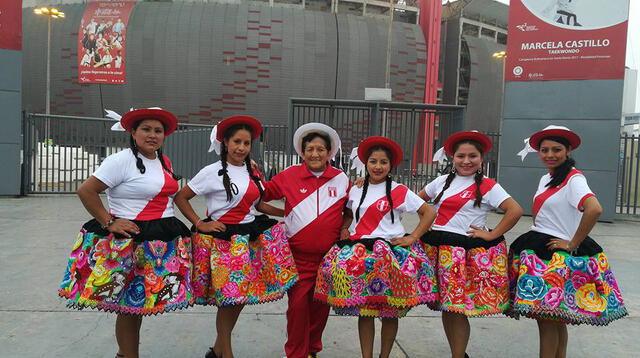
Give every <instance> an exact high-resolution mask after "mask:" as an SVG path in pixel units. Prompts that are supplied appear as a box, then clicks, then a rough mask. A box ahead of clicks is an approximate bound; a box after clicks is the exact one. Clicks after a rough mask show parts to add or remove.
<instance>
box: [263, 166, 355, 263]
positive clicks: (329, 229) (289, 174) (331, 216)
mask: <svg viewBox="0 0 640 358" xmlns="http://www.w3.org/2000/svg"><path fill="white" fill-rule="evenodd" d="M349 188H350V183H349V178H348V177H347V176H346V174H344V173H343V172H342V171H341V170H339V169H336V168H333V167H332V166H328V167H327V169H326V170H325V171H324V173H322V174H321V175H320V176H319V177H318V176H316V175H314V174H313V173H311V172H310V171H309V169H307V167H306V165H305V164H299V165H293V166H290V167H289V168H287V169H285V170H284V171H282V172H280V173H278V175H276V176H275V177H273V178H272V179H271V180H270V181H269V182H268V183H266V188H265V192H264V196H263V200H264V201H270V200H277V199H285V205H284V211H285V224H286V225H285V228H286V234H287V238H288V239H289V245H290V246H291V249H292V250H293V251H294V253H295V255H300V254H301V253H304V254H312V255H314V256H317V257H318V260H319V259H321V258H322V255H324V254H325V253H326V252H327V251H328V250H329V249H330V248H331V246H332V245H333V244H334V243H335V242H336V241H337V240H338V237H339V235H340V227H341V226H342V221H343V216H342V214H343V211H344V206H345V203H346V201H347V194H348V192H349ZM295 255H294V256H295Z"/></svg>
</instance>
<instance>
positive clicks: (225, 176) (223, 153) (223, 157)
mask: <svg viewBox="0 0 640 358" xmlns="http://www.w3.org/2000/svg"><path fill="white" fill-rule="evenodd" d="M241 129H244V130H246V131H247V132H249V134H251V135H252V136H253V133H252V131H251V127H250V126H248V125H246V124H236V125H234V126H231V127H229V128H228V129H227V130H226V131H225V132H224V135H223V138H224V139H229V138H231V137H233V135H234V134H236V132H237V131H239V130H241ZM220 147H221V150H220V162H221V163H222V169H220V170H219V171H218V175H220V176H222V185H224V191H225V192H226V193H227V201H231V199H232V198H233V191H232V189H231V178H229V171H228V170H227V166H228V163H227V154H229V152H228V150H227V146H226V145H225V144H224V140H223V141H222V143H221V145H220ZM244 162H245V164H246V166H247V171H248V172H249V177H251V179H252V180H253V181H254V182H255V183H256V185H257V186H258V190H260V197H262V186H261V185H260V178H258V177H256V176H255V175H253V170H252V168H251V153H247V156H246V158H245V159H244Z"/></svg>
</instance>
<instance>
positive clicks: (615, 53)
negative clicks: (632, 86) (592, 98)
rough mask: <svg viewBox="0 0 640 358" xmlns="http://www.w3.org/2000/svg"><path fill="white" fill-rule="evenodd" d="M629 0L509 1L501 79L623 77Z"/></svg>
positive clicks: (546, 79) (544, 79) (543, 79)
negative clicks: (505, 49) (507, 38)
mask: <svg viewBox="0 0 640 358" xmlns="http://www.w3.org/2000/svg"><path fill="white" fill-rule="evenodd" d="M628 16H629V1H628V0H607V1H602V0H511V3H510V7H509V40H508V44H507V59H506V61H507V62H506V65H505V72H506V73H505V80H506V81H558V80H587V79H622V78H624V63H625V50H626V44H627V23H628Z"/></svg>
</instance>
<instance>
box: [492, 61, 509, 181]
mask: <svg viewBox="0 0 640 358" xmlns="http://www.w3.org/2000/svg"><path fill="white" fill-rule="evenodd" d="M491 56H493V58H495V59H497V60H498V61H502V86H501V88H502V91H501V92H502V93H501V94H500V126H499V127H498V133H502V122H503V121H504V82H505V80H506V77H507V74H506V73H505V69H506V64H507V52H506V51H499V52H495V53H494V54H493V55H491ZM498 140H500V137H498ZM497 161H498V163H500V152H498V157H497ZM499 172H500V165H497V166H496V177H498V176H499Z"/></svg>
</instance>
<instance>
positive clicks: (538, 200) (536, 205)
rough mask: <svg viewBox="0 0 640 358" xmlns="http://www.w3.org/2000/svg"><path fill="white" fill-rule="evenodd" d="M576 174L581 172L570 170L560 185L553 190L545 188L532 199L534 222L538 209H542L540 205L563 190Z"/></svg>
mask: <svg viewBox="0 0 640 358" xmlns="http://www.w3.org/2000/svg"><path fill="white" fill-rule="evenodd" d="M576 174H582V172H581V171H579V170H578V169H575V168H574V169H572V170H571V171H570V172H569V174H567V177H566V178H564V180H563V181H562V183H561V184H560V185H558V186H557V187H555V188H547V190H545V191H543V192H542V193H540V194H538V195H537V196H536V197H535V198H534V199H533V220H534V221H535V219H536V216H537V215H538V211H540V208H541V207H542V204H544V202H545V201H547V199H549V198H550V197H551V196H552V195H553V194H555V193H557V192H558V191H559V190H560V189H562V188H564V187H565V186H566V185H567V183H568V182H569V179H571V177H572V176H574V175H576Z"/></svg>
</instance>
